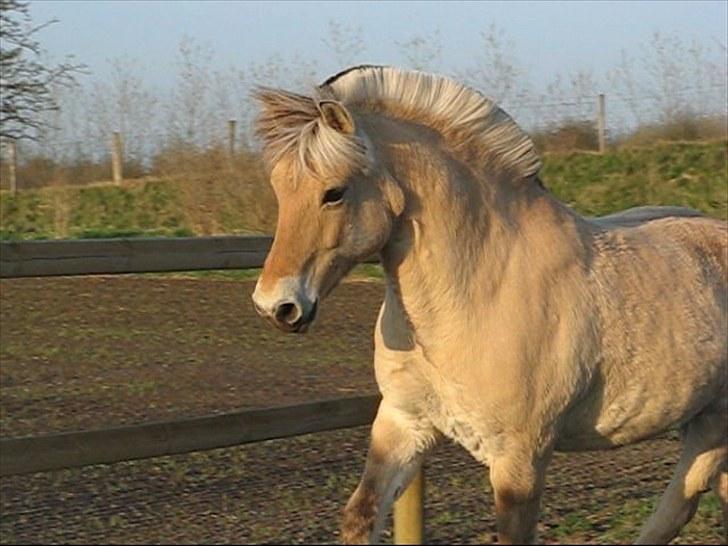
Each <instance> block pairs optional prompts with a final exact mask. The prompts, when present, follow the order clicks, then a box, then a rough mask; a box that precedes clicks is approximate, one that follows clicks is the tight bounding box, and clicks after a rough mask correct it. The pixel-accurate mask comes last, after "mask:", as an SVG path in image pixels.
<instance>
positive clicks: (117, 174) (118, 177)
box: [111, 131, 124, 184]
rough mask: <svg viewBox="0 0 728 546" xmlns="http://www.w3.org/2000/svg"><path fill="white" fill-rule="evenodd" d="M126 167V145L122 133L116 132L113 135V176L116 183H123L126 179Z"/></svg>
mask: <svg viewBox="0 0 728 546" xmlns="http://www.w3.org/2000/svg"><path fill="white" fill-rule="evenodd" d="M123 165H124V144H123V142H122V140H121V133H120V132H119V131H114V134H113V135H111V174H112V176H113V178H114V183H115V184H119V183H121V181H122V179H123V178H124V173H123V171H122V169H123Z"/></svg>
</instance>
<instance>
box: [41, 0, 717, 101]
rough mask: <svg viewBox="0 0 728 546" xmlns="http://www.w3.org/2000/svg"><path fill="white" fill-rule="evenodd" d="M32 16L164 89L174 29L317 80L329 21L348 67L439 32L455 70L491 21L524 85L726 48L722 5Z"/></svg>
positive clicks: (390, 58)
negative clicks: (672, 39) (643, 53)
mask: <svg viewBox="0 0 728 546" xmlns="http://www.w3.org/2000/svg"><path fill="white" fill-rule="evenodd" d="M30 6H31V16H32V18H33V21H34V23H36V24H38V23H42V22H45V21H47V20H49V19H52V18H56V19H58V20H59V22H58V23H57V24H55V25H52V26H50V27H48V28H46V29H44V30H43V31H42V33H40V34H39V35H38V37H39V41H40V42H41V45H42V46H43V47H44V48H45V49H46V50H47V51H48V52H49V54H50V55H51V57H52V58H54V59H55V58H61V57H63V56H64V55H68V54H72V55H74V56H75V58H76V59H77V60H78V61H80V62H83V63H85V64H86V65H87V66H88V68H89V70H90V72H91V74H92V77H103V76H104V75H105V74H107V72H108V70H109V65H108V60H109V59H113V58H119V57H126V58H130V59H136V60H137V62H138V64H139V65H140V67H141V69H142V73H143V75H144V79H145V81H147V82H148V83H151V84H152V85H159V86H163V87H164V86H167V85H169V84H170V82H172V81H173V79H174V74H175V65H174V60H175V55H176V52H177V48H178V45H179V43H180V40H181V39H182V37H183V36H185V35H187V36H189V37H191V38H192V39H193V40H194V41H195V42H196V43H198V44H201V45H204V46H207V47H209V48H211V49H212V51H214V53H215V56H214V59H213V63H214V68H215V69H220V70H227V69H229V68H245V67H246V66H248V65H249V64H250V63H251V62H258V63H261V62H265V61H266V59H268V58H270V57H271V55H274V54H278V55H281V56H282V57H283V58H290V56H291V55H293V54H294V53H297V54H298V55H299V57H300V58H303V59H308V58H310V59H312V60H315V61H316V63H317V66H318V71H319V72H320V74H318V76H319V77H320V78H321V80H323V79H325V78H326V77H327V76H329V75H330V74H333V73H336V72H338V71H339V69H340V68H342V67H340V66H338V65H337V64H336V61H335V60H334V59H333V56H332V55H331V53H330V51H329V50H328V49H327V46H326V45H325V44H324V41H323V39H324V38H326V37H327V36H328V24H329V21H331V20H335V21H338V22H340V23H342V24H343V25H351V26H354V27H356V26H359V27H361V29H362V35H363V37H364V41H365V47H366V51H365V54H364V55H362V56H361V57H360V58H358V59H356V61H357V64H360V63H374V64H392V65H400V64H402V62H403V56H402V52H401V47H398V46H397V42H399V43H402V42H406V41H407V40H409V39H411V38H413V37H415V36H430V35H432V34H433V33H434V32H436V31H437V32H439V36H440V41H441V44H442V53H441V57H440V60H439V65H440V68H441V69H442V71H445V72H450V73H451V72H452V71H453V70H452V68H453V67H465V66H467V65H468V63H469V61H470V60H472V58H473V55H475V54H477V53H478V51H479V49H482V47H483V44H482V38H481V37H480V32H481V31H483V30H485V29H486V28H488V26H489V25H491V24H495V25H496V26H497V27H498V28H499V29H501V30H502V31H503V32H504V33H505V35H506V37H507V38H508V39H509V40H511V41H512V42H513V53H514V54H515V55H516V56H517V58H518V59H519V60H520V62H521V63H522V64H523V65H524V68H525V69H526V70H527V71H528V72H529V75H530V76H531V79H532V80H534V79H535V80H538V79H543V80H547V79H549V77H550V76H551V75H553V74H555V73H560V72H564V73H569V72H573V71H576V70H579V69H587V70H588V69H591V70H594V71H596V72H600V70H601V69H602V68H603V67H608V66H612V65H614V64H616V63H617V61H618V59H619V56H620V51H621V50H623V49H624V50H626V51H629V52H631V53H639V47H640V44H645V43H646V42H648V41H649V39H650V36H651V35H652V33H654V32H655V31H659V32H661V33H668V34H669V33H675V34H676V35H677V36H679V37H680V38H681V39H683V40H685V41H686V42H689V41H690V40H692V39H697V40H699V41H700V42H702V43H704V44H706V45H711V44H712V45H715V44H722V45H726V44H727V43H728V30H726V29H727V28H728V2H726V1H723V0H721V1H687V2H682V1H671V2H658V1H634V0H631V1H627V2H617V1H602V2H588V1H570V2H546V1H539V2H516V1H508V2H497V1H491V2H486V1H480V2H455V1H448V2H444V1H443V2H434V1H432V2H414V1H409V2H354V1H351V0H349V1H331V2H306V1H300V0H299V1H295V2H283V1H277V2H253V1H246V2H236V1H232V0H230V1H210V0H206V1H204V2H200V1H171V0H165V1H153V0H144V1H130V0H124V1H115V0H105V1H93V0H86V1H71V0H52V1H51V0H31V2H30Z"/></svg>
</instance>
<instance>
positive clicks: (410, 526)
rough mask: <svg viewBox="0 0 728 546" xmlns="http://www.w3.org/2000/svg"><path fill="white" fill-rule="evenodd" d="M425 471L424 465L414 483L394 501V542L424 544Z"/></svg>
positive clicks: (416, 475)
mask: <svg viewBox="0 0 728 546" xmlns="http://www.w3.org/2000/svg"><path fill="white" fill-rule="evenodd" d="M424 512H425V471H424V470H423V468H422V467H420V469H419V470H418V471H417V474H415V477H414V479H413V480H412V483H410V484H409V487H407V489H405V491H404V493H402V496H401V497H400V498H399V499H398V500H397V502H395V503H394V543H395V544H422V543H423V542H424V537H425V513H424Z"/></svg>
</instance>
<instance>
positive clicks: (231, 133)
mask: <svg viewBox="0 0 728 546" xmlns="http://www.w3.org/2000/svg"><path fill="white" fill-rule="evenodd" d="M236 124H237V120H234V119H231V120H228V156H229V157H230V159H232V158H233V157H234V156H235V125H236Z"/></svg>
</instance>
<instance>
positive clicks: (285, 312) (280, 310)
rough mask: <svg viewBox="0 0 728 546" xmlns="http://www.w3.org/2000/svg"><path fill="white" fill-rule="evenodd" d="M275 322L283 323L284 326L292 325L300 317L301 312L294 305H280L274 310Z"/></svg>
mask: <svg viewBox="0 0 728 546" xmlns="http://www.w3.org/2000/svg"><path fill="white" fill-rule="evenodd" d="M275 316H276V320H277V321H278V322H285V323H286V324H293V323H294V322H296V321H297V320H298V319H299V318H300V316H301V312H300V311H299V309H298V306H297V305H296V304H295V303H290V302H288V303H281V304H280V305H279V306H278V307H277V308H276V315H275Z"/></svg>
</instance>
